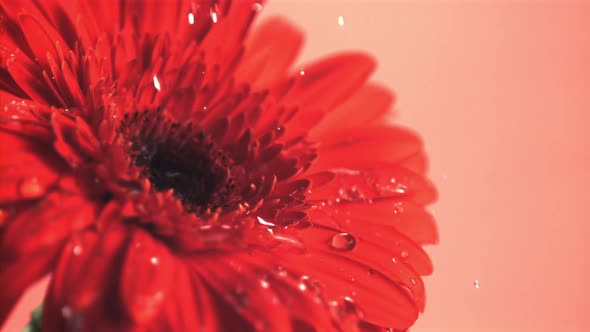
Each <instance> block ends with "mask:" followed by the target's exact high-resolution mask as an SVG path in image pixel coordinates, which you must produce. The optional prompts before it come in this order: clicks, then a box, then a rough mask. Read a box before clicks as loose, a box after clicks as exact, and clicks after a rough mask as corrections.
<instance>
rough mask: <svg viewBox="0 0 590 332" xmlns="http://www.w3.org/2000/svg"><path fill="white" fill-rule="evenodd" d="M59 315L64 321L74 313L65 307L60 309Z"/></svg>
mask: <svg viewBox="0 0 590 332" xmlns="http://www.w3.org/2000/svg"><path fill="white" fill-rule="evenodd" d="M61 315H62V316H63V317H64V318H65V319H71V318H72V316H74V311H73V310H72V308H70V307H69V306H65V307H63V308H61Z"/></svg>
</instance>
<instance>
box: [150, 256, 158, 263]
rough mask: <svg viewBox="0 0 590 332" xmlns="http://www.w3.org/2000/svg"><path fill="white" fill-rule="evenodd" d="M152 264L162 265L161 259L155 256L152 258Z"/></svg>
mask: <svg viewBox="0 0 590 332" xmlns="http://www.w3.org/2000/svg"><path fill="white" fill-rule="evenodd" d="M150 263H152V265H158V264H159V263H160V259H159V258H158V257H156V256H153V257H152V258H150Z"/></svg>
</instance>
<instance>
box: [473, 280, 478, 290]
mask: <svg viewBox="0 0 590 332" xmlns="http://www.w3.org/2000/svg"><path fill="white" fill-rule="evenodd" d="M473 287H475V288H477V289H479V280H477V279H475V280H473Z"/></svg>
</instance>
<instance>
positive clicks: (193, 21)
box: [188, 13, 195, 24]
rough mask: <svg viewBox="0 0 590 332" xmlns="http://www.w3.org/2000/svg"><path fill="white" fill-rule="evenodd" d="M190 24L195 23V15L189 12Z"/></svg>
mask: <svg viewBox="0 0 590 332" xmlns="http://www.w3.org/2000/svg"><path fill="white" fill-rule="evenodd" d="M188 24H195V15H193V13H188Z"/></svg>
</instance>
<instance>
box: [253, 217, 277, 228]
mask: <svg viewBox="0 0 590 332" xmlns="http://www.w3.org/2000/svg"><path fill="white" fill-rule="evenodd" d="M256 218H257V219H258V222H259V223H260V224H262V225H264V226H271V227H273V226H275V224H273V223H271V222H268V221H266V220H264V219H262V218H260V217H256Z"/></svg>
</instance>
